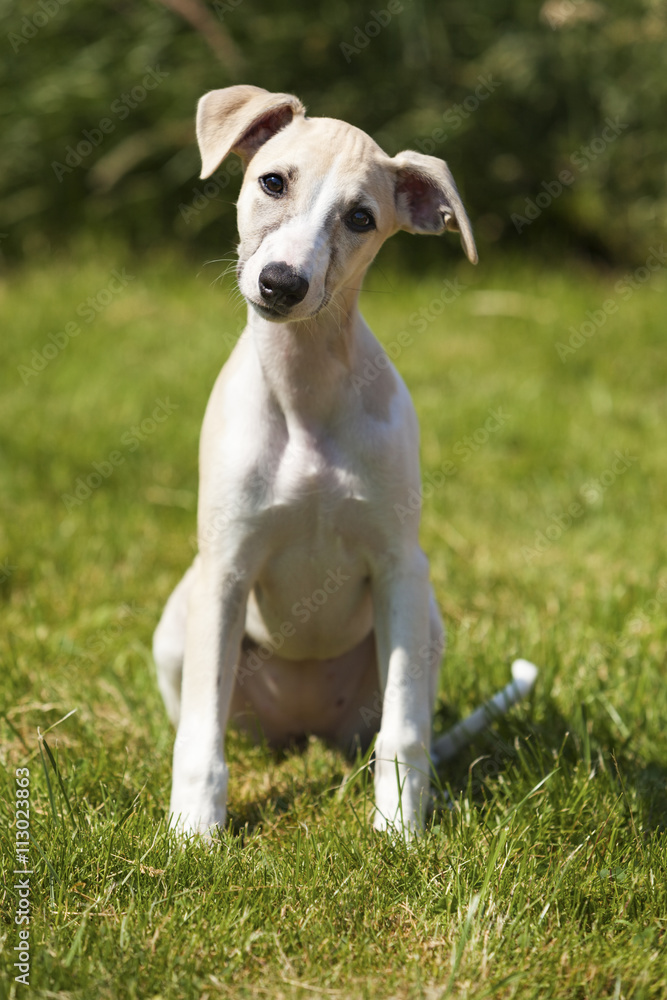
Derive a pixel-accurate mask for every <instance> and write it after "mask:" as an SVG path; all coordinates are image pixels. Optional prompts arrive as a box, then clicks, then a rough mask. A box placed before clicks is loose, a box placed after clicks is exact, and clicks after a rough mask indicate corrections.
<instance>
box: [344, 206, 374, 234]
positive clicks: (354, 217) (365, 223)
mask: <svg viewBox="0 0 667 1000" xmlns="http://www.w3.org/2000/svg"><path fill="white" fill-rule="evenodd" d="M345 221H346V222H347V224H348V226H349V228H350V229H353V230H354V232H355V233H363V232H368V230H369V229H375V219H374V218H373V216H372V215H371V213H370V212H367V211H366V209H365V208H355V210H354V211H353V212H350V214H349V215H348V217H347V219H346V220H345Z"/></svg>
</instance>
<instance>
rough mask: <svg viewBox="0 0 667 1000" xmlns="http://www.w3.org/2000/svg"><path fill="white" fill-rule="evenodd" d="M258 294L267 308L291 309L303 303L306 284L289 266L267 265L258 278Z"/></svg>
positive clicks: (306, 290) (280, 264) (283, 264)
mask: <svg viewBox="0 0 667 1000" xmlns="http://www.w3.org/2000/svg"><path fill="white" fill-rule="evenodd" d="M259 292H260V295H261V296H262V299H263V300H264V302H265V303H266V304H267V306H271V307H275V306H282V307H283V308H284V307H287V308H288V309H291V307H292V306H295V305H296V304H297V303H298V302H303V300H304V299H305V297H306V294H307V292H308V282H307V281H306V279H305V278H303V277H302V276H301V275H300V274H298V272H297V271H295V270H294V268H293V267H292V266H291V265H290V264H285V263H284V262H282V261H281V262H279V263H275V264H267V265H266V267H263V268H262V271H261V274H260V276H259Z"/></svg>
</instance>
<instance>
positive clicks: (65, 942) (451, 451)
mask: <svg viewBox="0 0 667 1000" xmlns="http://www.w3.org/2000/svg"><path fill="white" fill-rule="evenodd" d="M436 246H437V244H436ZM219 266H220V265H212V266H210V267H202V268H196V267H193V266H192V265H191V264H190V263H187V262H183V261H176V260H168V259H164V260H163V261H162V262H150V261H137V260H130V259H124V258H123V255H122V253H119V252H117V251H116V252H111V251H109V252H108V253H107V254H106V256H105V255H104V254H100V255H99V256H98V257H91V256H90V255H88V256H83V255H80V256H79V257H78V258H75V259H73V260H70V261H64V262H60V263H56V264H55V265H54V266H52V267H50V268H48V269H47V268H45V267H38V266H35V267H34V268H33V269H31V270H27V271H24V272H21V273H18V274H16V275H13V276H12V277H11V279H10V280H8V281H6V282H5V283H4V284H3V285H0V307H1V308H2V312H3V336H2V338H1V339H0V360H1V362H2V368H1V372H2V379H3V393H2V397H1V399H0V414H1V416H2V439H1V444H0V449H1V450H0V484H1V487H2V489H1V493H0V497H1V499H0V503H1V504H2V507H3V515H4V516H3V518H2V522H1V523H0V597H1V599H2V616H3V629H2V635H1V636H0V656H1V657H2V667H3V670H2V681H1V692H2V696H1V699H0V707H1V708H2V713H3V715H2V719H0V731H1V733H2V736H1V741H2V742H1V746H2V750H1V754H2V763H3V767H4V779H3V781H4V782H5V789H4V793H3V800H2V811H3V823H2V834H1V837H2V864H3V866H4V867H5V871H6V877H5V885H6V887H7V888H6V889H5V890H4V898H3V908H2V920H3V923H2V934H3V937H4V941H3V944H4V949H3V965H2V968H0V990H1V991H3V993H2V995H10V996H20V995H21V992H20V991H21V989H22V987H21V986H20V985H19V984H16V983H13V975H14V973H13V972H12V968H11V965H12V962H13V961H14V959H10V958H9V957H8V956H9V955H10V954H13V951H12V949H13V948H14V946H15V944H16V943H17V941H18V939H17V937H16V935H17V927H16V925H15V924H14V913H15V907H16V894H15V890H13V889H12V888H11V886H12V885H13V881H12V879H13V876H12V871H13V869H14V856H13V849H14V829H13V827H12V825H11V824H12V822H13V818H14V813H13V795H14V769H15V768H17V767H23V766H28V767H29V769H30V778H31V784H30V791H31V799H30V801H31V807H32V812H31V834H32V837H33V841H34V843H33V844H32V845H31V854H30V858H31V862H32V863H33V864H34V868H35V875H34V876H33V877H32V883H31V905H32V923H31V925H30V931H31V953H32V956H33V957H32V964H31V975H30V983H31V987H30V989H31V992H32V994H33V995H36V996H44V997H46V996H62V997H76V998H79V997H101V998H107V997H108V998H116V997H126V996H127V997H138V998H142V1000H143V998H145V997H158V996H160V997H164V998H172V997H174V998H175V997H187V998H200V997H206V996H208V997H211V998H213V997H218V996H219V997H255V996H268V997H290V998H291V997H312V996H318V995H319V996H322V997H325V996H326V997H331V996H339V997H343V998H346V997H351V998H357V997H359V998H361V997H376V996H378V997H399V998H403V997H428V998H431V997H433V998H435V997H447V996H451V997H474V998H481V997H512V996H514V997H518V998H521V1000H523V998H533V997H534V998H538V997H539V998H546V997H554V998H556V997H564V998H565V997H567V998H570V997H573V998H582V1000H584V998H586V1000H587V998H597V997H609V998H616V1000H620V998H630V997H633V998H656V1000H657V998H662V997H664V996H665V994H666V993H667V968H666V965H667V963H666V961H665V949H664V930H665V922H666V921H667V899H666V896H667V888H666V886H667V871H666V868H667V864H666V853H665V848H664V834H663V824H664V821H665V818H666V815H667V790H666V788H665V780H666V777H667V740H666V738H665V725H664V720H665V718H667V692H666V689H665V685H664V677H665V636H666V632H667V629H666V622H667V616H666V614H665V609H666V607H667V569H666V568H665V567H666V566H667V560H666V554H667V537H666V534H665V530H664V498H665V496H666V495H667V472H666V471H665V470H666V468H667V436H666V435H665V433H664V427H665V421H666V417H667V413H666V409H667V396H666V392H665V385H666V384H667V361H666V355H665V350H664V315H665V294H664V290H665V276H664V275H663V274H662V272H658V273H657V274H656V276H655V277H654V278H653V279H652V281H651V282H650V283H646V284H645V285H643V286H642V287H641V288H638V290H637V291H636V292H635V293H633V295H632V296H630V297H629V298H628V299H627V300H626V299H625V298H623V297H622V296H621V294H620V293H619V292H618V291H617V290H615V288H614V285H615V282H616V281H617V280H618V279H619V277H620V276H619V275H610V276H608V277H600V276H597V275H595V274H586V273H584V272H583V271H582V270H581V269H580V268H576V267H575V266H573V265H572V266H567V265H566V266H564V268H563V269H562V271H560V272H557V273H553V272H547V271H542V270H540V268H539V267H537V266H536V267H534V268H530V267H528V266H523V267H518V266H508V267H507V268H505V269H503V270H498V269H496V270H494V271H492V272H488V271H485V270H484V269H483V268H479V269H477V270H476V271H475V270H473V269H472V268H470V267H469V266H468V265H465V264H461V265H455V266H452V265H451V264H449V265H448V267H447V273H446V274H445V273H443V276H442V279H440V278H438V277H433V278H428V279H423V280H420V281H417V280H415V278H414V277H408V276H401V275H387V274H384V273H383V271H382V269H378V270H376V271H374V272H373V273H372V274H371V275H370V276H369V278H368V279H367V286H368V294H366V295H365V297H364V303H363V308H364V313H365V315H366V317H367V319H368V320H369V322H370V324H371V326H372V327H373V329H374V330H375V331H376V333H377V334H378V335H379V336H380V337H381V339H382V340H383V341H384V342H385V343H386V344H388V345H395V346H394V347H392V350H393V351H394V353H396V354H397V355H398V356H397V359H396V363H397V365H398V367H399V369H400V371H401V372H402V374H403V376H404V378H405V380H406V382H407V383H408V385H409V387H410V389H411V391H412V393H413V396H414V399H415V401H416V404H417V408H418V411H419V415H420V420H421V426H422V463H423V480H424V489H423V493H424V498H423V513H422V524H423V530H422V537H423V546H424V549H425V550H426V552H427V553H428V555H429V557H430V559H431V566H432V576H433V579H434V583H435V588H436V591H437V595H438V599H439V601H440V604H441V606H442V608H443V611H444V613H445V616H446V619H447V622H448V627H449V650H448V654H447V657H446V660H445V662H444V664H443V668H442V675H441V707H440V709H439V712H438V716H437V718H436V730H441V729H444V728H445V727H446V726H447V725H449V724H450V723H452V722H453V721H455V720H456V719H458V718H460V717H461V716H462V715H464V714H465V713H467V712H468V711H469V710H471V709H472V708H473V707H475V706H476V705H477V704H479V702H480V701H481V700H482V699H484V698H485V697H488V696H489V695H490V694H492V693H493V692H494V691H496V690H497V689H498V688H500V687H502V686H503V685H504V684H505V683H506V682H507V680H508V678H509V665H510V663H511V660H512V659H513V658H514V657H515V656H517V655H521V656H526V657H528V658H530V659H532V660H534V661H535V662H536V663H537V664H538V665H539V666H540V667H541V673H540V677H539V679H538V684H537V687H536V691H535V694H534V697H533V698H532V700H531V701H530V702H529V704H527V705H526V706H524V707H522V708H521V709H519V710H517V711H515V713H514V714H513V715H512V717H511V718H509V719H507V720H506V721H504V722H502V723H501V724H499V725H497V726H496V727H495V729H494V731H493V733H491V734H489V736H488V738H485V739H483V740H480V741H479V742H478V743H477V744H475V746H473V747H472V748H471V749H470V750H469V751H467V752H464V753H462V755H461V757H460V759H459V760H457V761H456V762H454V764H453V765H451V766H450V767H449V769H447V770H444V771H442V772H441V774H440V776H439V777H440V781H441V787H440V788H439V789H438V788H437V787H436V789H435V811H434V813H433V816H432V818H431V821H430V828H429V831H428V832H427V834H426V835H425V836H424V837H423V838H422V839H421V840H420V841H419V842H418V843H416V844H414V845H412V846H410V847H406V846H405V845H404V844H403V843H402V842H394V841H391V840H388V839H386V838H383V837H376V836H374V835H372V833H371V830H370V827H369V825H368V823H367V816H368V813H369V809H370V803H371V796H372V783H370V782H369V779H368V774H367V772H366V771H365V770H363V769H356V770H355V768H354V767H353V765H351V764H349V763H348V762H347V761H345V760H344V759H343V758H342V757H340V756H339V755H337V754H336V753H334V752H332V751H330V750H328V749H326V748H325V747H323V746H322V745H321V744H319V743H317V742H315V741H314V742H312V743H311V744H310V745H309V746H308V748H307V750H306V751H305V753H304V754H302V755H300V754H296V753H295V754H289V755H287V756H286V757H283V758H276V757H274V756H272V755H271V754H270V753H268V752H267V751H266V750H264V749H262V748H256V747H252V746H250V745H248V744H247V743H246V742H245V741H244V740H242V739H241V738H239V737H237V736H233V735H232V736H230V738H229V746H228V751H229V759H230V767H231V783H230V820H229V826H228V828H227V830H225V831H224V832H223V833H222V834H221V837H220V841H219V843H218V844H217V845H216V846H215V847H214V848H213V849H212V850H207V849H205V848H203V847H201V846H200V845H197V844H194V845H189V846H187V847H185V848H184V849H179V848H178V847H177V845H176V843H175V841H174V839H173V837H172V835H171V834H170V833H169V832H168V831H167V829H166V827H165V816H166V809H167V806H168V796H169V781H170V763H171V760H170V758H171V747H172V740H173V733H172V732H171V731H170V728H169V725H168V723H167V720H166V717H165V714H164V711H163V708H162V705H161V702H160V699H159V695H158V693H157V688H156V685H155V681H154V677H153V667H152V663H151V657H150V652H149V650H150V639H151V633H152V630H153V628H154V626H155V623H156V621H157V618H158V616H159V613H160V610H161V608H162V606H163V604H164V601H165V599H166V597H167V596H168V594H169V592H170V590H171V588H172V587H173V585H174V584H175V583H176V581H177V580H178V578H179V575H180V574H181V573H182V571H183V570H184V569H185V568H186V566H187V565H188V563H189V562H190V560H191V558H192V555H193V548H192V542H191V538H192V534H193V531H194V524H195V514H194V508H195V500H196V489H197V478H196V476H197V437H198V432H199V426H200V424H201V419H202V415H203V409H204V406H205V403H206V399H207V396H208V393H209V391H210V389H211V386H212V384H213V381H214V379H215V376H216V374H217V371H218V370H219V367H220V366H221V364H222V363H223V361H224V359H225V357H226V356H227V354H228V353H229V350H230V346H231V344H232V343H233V340H234V338H235V337H236V335H237V334H238V332H239V330H240V329H241V327H242V325H243V311H242V310H240V309H239V308H238V307H237V306H236V305H235V302H234V298H233V294H232V289H231V285H229V286H228V285H226V284H225V285H224V286H223V287H222V288H221V287H220V286H219V285H217V284H215V283H214V278H215V277H216V275H217V273H218V269H219ZM123 269H125V272H124V273H125V283H124V284H123V282H122V281H118V280H116V281H115V282H114V284H113V287H112V286H111V285H110V283H111V282H112V281H113V272H114V271H117V272H119V273H120V274H121V275H122V274H123ZM445 278H447V279H448V280H449V281H450V282H451V283H452V284H450V285H448V286H447V285H443V280H444V279H445ZM457 282H458V283H457ZM119 285H120V287H119ZM114 289H117V291H116V290H114ZM102 293H104V294H102ZM91 298H92V300H93V303H92V305H91V304H90V303H89V302H88V300H89V299H91ZM107 299H108V302H107ZM608 299H614V300H615V301H617V303H618V306H619V308H618V310H617V312H615V313H614V314H613V315H609V316H608V318H607V320H606V321H605V322H604V324H603V325H601V326H600V328H599V330H597V331H596V332H595V333H594V334H593V335H591V336H590V337H588V338H584V339H583V342H582V345H581V346H580V347H578V348H577V349H576V350H575V351H574V352H573V353H567V354H566V355H565V357H564V358H563V359H561V357H560V356H559V349H558V344H563V343H568V342H569V339H570V338H571V337H572V336H573V333H572V329H571V328H574V330H575V332H576V331H577V330H580V329H581V327H582V324H583V323H585V322H586V318H587V312H589V311H595V310H598V309H599V308H600V306H601V304H602V303H603V302H604V301H605V300H608ZM98 307H99V308H98ZM90 309H93V312H94V316H93V318H91V319H90V321H88V319H87V316H88V315H89V312H87V310H90ZM420 310H422V312H421V313H420ZM68 323H69V324H75V325H76V326H78V327H79V332H78V333H77V334H76V335H74V336H68V337H67V338H65V337H64V336H62V334H63V332H65V333H66V332H67V324H68ZM70 329H71V327H70ZM406 333H407V334H409V336H403V337H402V338H400V339H399V337H400V335H401V334H406ZM49 334H53V335H54V337H53V338H49ZM410 340H411V342H409V343H408V341H410ZM49 344H50V345H53V346H52V348H48V345H49ZM60 344H61V345H62V346H59V345H60ZM47 348H48V349H47ZM33 352H36V353H33ZM562 353H563V352H562V349H561V350H560V354H562ZM49 355H52V357H49ZM40 357H41V359H42V361H44V362H45V363H44V364H43V365H42V362H41V361H40V360H39V359H40ZM40 366H41V370H39V369H40ZM30 371H32V372H33V374H29V372H30ZM160 407H161V409H160ZM156 408H158V414H157V415H156ZM158 415H159V417H160V419H157V416H158ZM163 416H164V417H165V419H161V418H162V417H163ZM95 477H97V479H99V483H98V482H97V479H96V478H95ZM91 483H95V484H96V485H95V486H91ZM77 491H78V492H77ZM88 491H89V494H88ZM72 711H74V714H72V715H70V716H69V717H68V718H67V719H66V720H65V721H63V722H62V723H60V724H59V725H55V728H52V729H51V730H50V731H49V732H47V730H49V727H52V726H54V724H55V723H57V722H58V720H59V719H61V718H63V717H64V716H66V715H67V714H68V713H70V712H72ZM38 727H39V729H41V732H42V733H46V736H45V742H44V743H41V744H40V741H39V740H38V736H37V733H38ZM50 754H51V755H52V760H51V759H50V756H49V755H50ZM47 778H48V780H47ZM445 792H447V794H445ZM2 977H4V985H3V978H2ZM10 991H13V992H10ZM26 995H27V993H26Z"/></svg>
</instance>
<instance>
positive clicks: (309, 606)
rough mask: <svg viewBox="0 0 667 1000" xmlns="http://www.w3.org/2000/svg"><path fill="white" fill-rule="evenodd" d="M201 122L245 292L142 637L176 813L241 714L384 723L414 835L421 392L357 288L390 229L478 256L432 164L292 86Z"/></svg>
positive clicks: (195, 822) (424, 645) (223, 96)
mask: <svg viewBox="0 0 667 1000" xmlns="http://www.w3.org/2000/svg"><path fill="white" fill-rule="evenodd" d="M197 138H198V141H199V148H200V151H201V156H202V162H203V167H202V173H201V176H202V177H203V178H205V177H209V176H210V175H211V174H212V173H213V172H214V171H215V170H216V169H217V167H218V166H219V165H220V163H221V162H222V161H223V160H224V159H225V157H226V156H227V155H228V154H229V153H235V154H236V155H237V156H239V157H240V158H241V160H242V163H243V167H244V177H243V183H242V187H241V192H240V195H239V200H238V228H239V234H240V244H239V248H238V265H237V268H236V272H237V277H238V284H239V288H240V290H241V292H242V294H243V296H244V297H245V299H246V301H247V303H248V307H249V308H248V324H247V326H246V328H245V330H244V331H243V333H242V334H241V337H240V339H239V341H238V343H237V344H236V346H235V348H234V350H233V352H232V354H231V357H230V358H229V361H228V362H227V364H226V365H225V366H224V368H223V370H222V372H221V374H220V376H219V378H218V380H217V382H216V384H215V387H214V389H213V392H212V395H211V398H210V400H209V403H208V407H207V410H206V415H205V417H204V424H203V428H202V434H201V444H200V481H199V509H198V549H199V552H198V555H197V557H196V559H195V561H194V563H193V565H192V566H191V567H190V569H189V570H188V571H187V572H186V574H185V576H184V577H183V579H182V580H181V582H180V583H179V584H178V586H177V587H176V589H175V590H174V592H173V594H172V595H171V597H170V598H169V600H168V602H167V605H166V608H165V610H164V613H163V615H162V619H161V621H160V623H159V625H158V627H157V630H156V632H155V637H154V646H153V648H154V655H155V661H156V664H157V669H158V679H159V686H160V690H161V692H162V695H163V698H164V701H165V705H166V708H167V712H168V714H169V716H170V717H171V720H172V722H173V723H174V725H175V726H176V727H177V733H176V741H175V746H174V763H173V786H172V793H171V807H170V810H171V817H172V823H173V824H174V825H176V826H177V827H178V828H180V829H181V830H183V831H185V832H199V833H204V834H206V833H210V832H211V830H212V828H214V827H215V826H221V825H223V824H224V823H225V818H226V798H227V780H228V773H227V765H226V763H225V755H224V736H225V730H226V727H227V725H228V723H234V724H236V725H239V726H241V727H243V728H245V729H246V730H248V731H250V732H252V733H254V734H255V735H256V736H258V737H259V738H264V739H266V740H267V741H268V742H269V743H270V744H273V745H278V746H280V745H286V744H289V743H290V742H292V741H296V740H299V739H300V738H302V737H303V736H304V735H307V734H315V735H317V736H320V737H322V738H324V739H326V740H327V741H330V742H331V743H333V744H336V745H338V746H340V747H342V748H343V749H345V750H346V751H351V750H354V748H355V747H360V748H364V747H366V746H368V745H369V743H370V741H371V740H372V738H373V736H374V735H375V733H376V732H377V740H376V744H375V778H374V780H375V811H374V817H373V823H374V826H375V827H376V828H377V829H398V830H400V831H402V832H404V833H407V835H408V836H409V835H410V833H412V832H414V831H417V830H419V829H420V828H421V826H422V825H423V821H424V814H425V808H426V804H427V799H428V791H429V770H430V762H429V748H430V741H431V718H432V714H433V708H434V702H435V697H436V691H437V679H438V669H439V664H440V659H441V655H442V652H443V649H444V643H445V638H444V629H443V625H442V622H441V619H440V614H439V612H438V608H437V606H436V602H435V599H434V596H433V591H432V589H431V585H430V583H429V566H428V560H427V558H426V556H425V555H424V553H423V552H422V550H421V548H420V547H419V539H418V522H419V518H418V517H417V516H415V517H409V518H401V517H399V516H397V512H396V509H395V508H396V507H400V506H401V505H405V504H406V502H407V497H408V495H413V494H411V492H410V491H417V493H419V491H420V473H419V429H418V424H417V417H416V413H415V409H414V406H413V404H412V400H411V399H410V395H409V393H408V390H407V389H406V387H405V384H404V383H403V381H402V379H401V377H400V375H399V374H398V372H397V371H396V369H395V368H394V365H393V364H392V363H391V361H390V359H389V358H388V356H387V354H386V353H385V351H384V350H383V348H382V346H381V344H380V343H379V341H378V340H376V338H375V337H374V336H373V334H372V333H371V331H370V329H369V328H368V326H367V325H366V323H365V322H364V320H363V318H362V316H361V314H360V312H359V309H358V298H359V291H360V287H361V282H362V280H363V277H364V274H365V272H366V270H367V268H368V266H369V265H370V263H371V261H372V260H373V258H374V257H375V255H376V254H377V252H378V250H379V249H380V247H381V245H382V244H383V242H384V241H385V240H386V239H387V238H388V237H389V236H391V235H392V234H393V233H395V232H397V230H399V229H405V230H407V231H408V232H410V233H426V234H435V235H437V234H440V233H442V232H444V231H445V230H446V229H450V230H457V231H459V232H460V234H461V239H462V243H463V247H464V249H465V252H466V254H467V256H468V259H469V260H470V261H471V262H472V263H476V262H477V253H476V250H475V243H474V240H473V235H472V231H471V227H470V223H469V221H468V218H467V216H466V213H465V210H464V208H463V205H462V203H461V199H460V197H459V195H458V192H457V190H456V185H455V183H454V180H453V178H452V175H451V173H450V171H449V169H448V167H447V165H446V163H445V162H444V161H443V160H439V159H437V158H435V157H433V156H426V155H424V154H422V153H417V152H414V151H412V150H408V151H406V152H403V153H399V154H398V155H397V156H394V157H390V156H388V155H387V154H386V153H384V152H383V151H382V149H380V147H379V146H378V145H377V144H376V143H375V142H374V141H373V140H372V139H371V138H370V137H369V136H368V135H366V134H365V133H364V132H362V131H360V130H359V129H358V128H355V127H354V126H352V125H348V124H346V123H345V122H342V121H336V120H334V119H331V118H308V117H307V116H306V115H305V110H304V107H303V105H302V104H301V102H300V101H299V100H298V98H296V97H293V96H292V95H290V94H272V93H269V92H268V91H266V90H261V89H259V88H258V87H251V86H237V87H228V88H226V89H224V90H214V91H211V92H210V93H208V94H206V95H205V96H204V97H203V98H202V99H201V101H200V102H199V107H198V112H197Z"/></svg>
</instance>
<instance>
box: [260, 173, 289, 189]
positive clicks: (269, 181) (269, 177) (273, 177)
mask: <svg viewBox="0 0 667 1000" xmlns="http://www.w3.org/2000/svg"><path fill="white" fill-rule="evenodd" d="M259 182H260V184H261V185H262V187H263V188H264V190H265V191H266V193H267V194H282V193H283V191H284V190H285V181H284V180H283V179H282V177H281V176H280V174H266V175H265V176H264V177H260V179H259Z"/></svg>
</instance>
